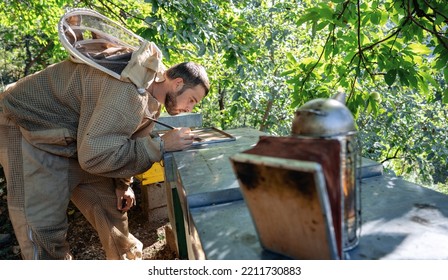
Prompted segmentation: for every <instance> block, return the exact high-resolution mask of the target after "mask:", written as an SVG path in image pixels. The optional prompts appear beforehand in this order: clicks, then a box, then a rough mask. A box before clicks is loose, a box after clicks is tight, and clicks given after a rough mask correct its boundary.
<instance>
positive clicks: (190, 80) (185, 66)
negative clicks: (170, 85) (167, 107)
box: [166, 62, 210, 96]
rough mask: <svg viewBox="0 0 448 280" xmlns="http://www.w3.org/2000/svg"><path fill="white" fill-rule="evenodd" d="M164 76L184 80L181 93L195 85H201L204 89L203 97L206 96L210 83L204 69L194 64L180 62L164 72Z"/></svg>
mask: <svg viewBox="0 0 448 280" xmlns="http://www.w3.org/2000/svg"><path fill="white" fill-rule="evenodd" d="M166 76H167V77H168V78H169V79H176V78H182V79H183V80H184V86H183V88H182V92H183V91H185V90H186V89H188V88H193V87H195V86H197V85H202V87H203V88H204V90H205V95H204V96H207V94H208V92H209V90H210V82H209V80H208V76H207V72H206V71H205V68H204V67H203V66H201V65H199V64H197V63H194V62H182V63H179V64H176V65H174V66H173V67H171V68H169V69H168V70H167V71H166Z"/></svg>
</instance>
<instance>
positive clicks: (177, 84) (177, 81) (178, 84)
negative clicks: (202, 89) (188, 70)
mask: <svg viewBox="0 0 448 280" xmlns="http://www.w3.org/2000/svg"><path fill="white" fill-rule="evenodd" d="M174 85H175V87H176V91H179V90H181V89H182V87H183V86H184V79H182V78H180V77H179V78H176V79H174Z"/></svg>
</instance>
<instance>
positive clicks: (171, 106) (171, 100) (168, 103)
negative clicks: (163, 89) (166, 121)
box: [165, 90, 183, 116]
mask: <svg viewBox="0 0 448 280" xmlns="http://www.w3.org/2000/svg"><path fill="white" fill-rule="evenodd" d="M182 92H183V90H180V91H178V92H172V91H169V92H167V94H166V97H165V109H166V111H167V112H168V114H170V115H171V116H174V115H177V114H179V113H180V112H179V111H178V110H177V97H178V96H179V95H181V94H182Z"/></svg>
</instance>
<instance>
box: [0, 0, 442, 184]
mask: <svg viewBox="0 0 448 280" xmlns="http://www.w3.org/2000/svg"><path fill="white" fill-rule="evenodd" d="M70 7H88V8H92V9H94V10H97V11H98V12H100V13H102V14H104V15H106V16H108V17H110V18H112V19H113V20H115V21H117V22H119V23H120V24H122V25H124V26H126V27H127V28H129V29H130V30H133V31H134V32H135V33H137V34H139V35H141V36H142V37H144V38H146V39H148V40H151V41H153V42H155V43H156V44H157V45H158V46H159V48H161V49H162V51H163V53H164V59H165V63H166V64H167V65H168V66H169V65H172V64H175V63H178V62H181V61H185V60H195V61H197V62H199V63H202V64H203V65H204V66H205V67H206V68H207V70H208V73H209V76H210V80H211V82H212V89H211V93H210V95H209V96H208V97H207V98H206V99H205V100H204V101H203V102H201V104H200V106H199V107H198V108H197V109H196V110H197V111H198V112H201V113H202V114H203V116H204V125H208V126H215V127H218V128H221V129H230V128H235V127H242V126H248V127H254V128H257V129H260V130H262V131H266V132H267V133H270V134H273V135H288V134H289V133H290V126H291V123H292V119H293V117H294V111H295V110H296V109H297V108H298V107H300V106H301V105H303V104H304V103H305V102H307V101H309V100H311V99H314V98H319V97H324V98H327V97H330V96H332V95H333V94H334V93H336V92H339V91H344V92H345V93H346V94H347V97H348V98H347V105H348V107H349V108H350V110H351V111H352V112H353V115H354V116H355V119H356V121H357V125H358V129H359V135H360V139H361V141H362V143H363V148H362V153H363V156H365V157H368V158H371V159H373V160H376V161H379V162H381V163H383V165H384V167H385V168H386V169H387V170H389V171H391V172H395V173H396V175H398V176H404V177H405V178H406V179H408V180H411V181H414V182H417V183H420V184H423V185H425V186H428V187H431V188H434V189H437V190H439V191H444V192H448V181H447V177H448V176H447V175H448V168H447V167H448V165H447V158H448V144H447V143H448V141H447V140H448V139H447V138H448V131H447V125H446V119H447V103H448V86H447V81H448V66H447V64H448V36H447V32H448V5H446V1H445V0H397V1H393V0H370V1H361V0H332V1H320V0H302V1H298V0H295V1H291V0H233V1H232V0H190V1H187V0H171V1H163V0H146V1H142V0H121V1H118V0H78V1H67V0H46V1H43V0H41V1H39V0H33V1H32V0H14V1H12V0H3V1H2V2H0V34H1V38H2V40H1V41H0V51H1V57H0V74H1V80H0V81H1V82H0V86H4V85H7V84H9V83H11V82H14V81H16V80H18V79H19V78H21V77H23V76H25V75H28V74H31V73H33V72H35V71H38V70H41V69H43V68H44V67H46V66H47V65H49V64H52V63H55V62H58V61H61V60H62V59H65V58H66V57H67V54H66V52H65V50H64V49H63V48H62V47H61V45H60V44H59V41H58V38H57V32H56V25H57V22H58V20H59V17H60V16H61V15H62V14H63V13H64V12H65V11H66V10H67V9H69V8H70Z"/></svg>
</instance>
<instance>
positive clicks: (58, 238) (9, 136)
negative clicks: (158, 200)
mask: <svg viewBox="0 0 448 280" xmlns="http://www.w3.org/2000/svg"><path fill="white" fill-rule="evenodd" d="M114 32H116V34H113V33H114ZM59 34H60V38H61V42H62V43H63V45H64V46H65V47H66V48H67V49H68V51H69V53H70V55H71V58H70V59H68V60H66V61H63V62H60V63H56V64H54V65H52V66H49V67H48V68H46V69H45V70H43V71H40V72H38V73H35V74H33V75H30V76H27V77H25V78H23V79H21V80H19V81H17V82H16V83H15V84H12V85H9V86H8V87H7V88H6V90H5V91H4V92H3V93H1V94H0V164H1V165H2V166H3V168H4V171H5V175H6V181H7V191H8V210H9V214H10V217H11V221H12V224H13V227H14V231H15V234H16V237H17V239H18V241H19V245H20V248H21V253H22V257H23V258H24V259H70V258H71V255H70V252H69V246H68V243H67V241H66V234H67V229H68V223H67V217H66V210H67V206H68V203H69V200H70V199H71V200H72V201H73V202H74V204H75V205H76V206H77V207H78V209H79V210H80V211H81V212H82V213H83V215H84V216H85V217H86V218H87V220H88V221H89V222H90V223H91V224H92V226H93V227H94V228H95V229H96V231H97V232H98V235H99V238H100V240H101V244H102V245H103V248H104V250H105V253H106V257H107V259H140V258H141V257H142V243H141V242H140V241H139V240H137V239H136V238H135V237H134V236H133V235H132V234H131V233H130V232H129V229H128V218H127V214H126V211H127V210H128V209H130V207H131V206H132V205H134V203H135V196H134V193H133V191H132V189H131V188H130V186H129V178H131V177H132V176H134V175H136V174H140V173H143V172H144V171H146V170H148V169H149V168H150V167H151V165H152V164H153V163H154V162H157V161H160V160H161V159H162V155H163V153H164V151H174V150H182V149H185V148H187V147H189V146H190V145H191V144H192V142H193V135H192V134H191V131H190V129H189V128H177V129H174V130H171V131H169V132H167V133H165V134H164V135H163V136H162V137H161V138H160V137H157V136H156V135H154V134H151V131H152V128H153V126H154V124H153V123H152V121H151V118H157V117H158V116H159V114H160V111H161V108H162V105H164V106H165V108H166V110H167V112H168V113H169V114H171V115H176V114H179V113H182V112H189V111H191V110H192V108H193V106H194V105H195V104H197V103H198V102H199V101H200V100H201V99H202V98H203V97H204V96H206V95H207V93H208V91H209V81H208V78H207V74H206V72H205V70H204V68H203V67H202V66H200V65H198V64H195V63H192V62H188V63H181V64H178V65H175V66H173V67H171V68H169V69H168V70H166V71H165V69H164V67H163V65H162V62H161V58H162V55H161V52H160V51H159V49H158V48H157V47H156V46H155V45H154V44H153V43H150V42H147V41H144V40H142V39H141V38H139V37H138V36H136V35H135V34H133V33H132V32H129V31H127V30H125V29H124V28H121V27H120V26H118V25H117V24H115V23H114V22H111V21H109V19H107V18H105V17H103V16H102V15H100V14H97V13H96V12H94V11H90V10H84V9H80V10H79V9H77V10H72V11H71V12H68V13H67V14H65V15H64V16H63V17H62V18H61V21H60V23H59ZM124 37H127V38H124ZM123 202H124V203H123Z"/></svg>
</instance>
